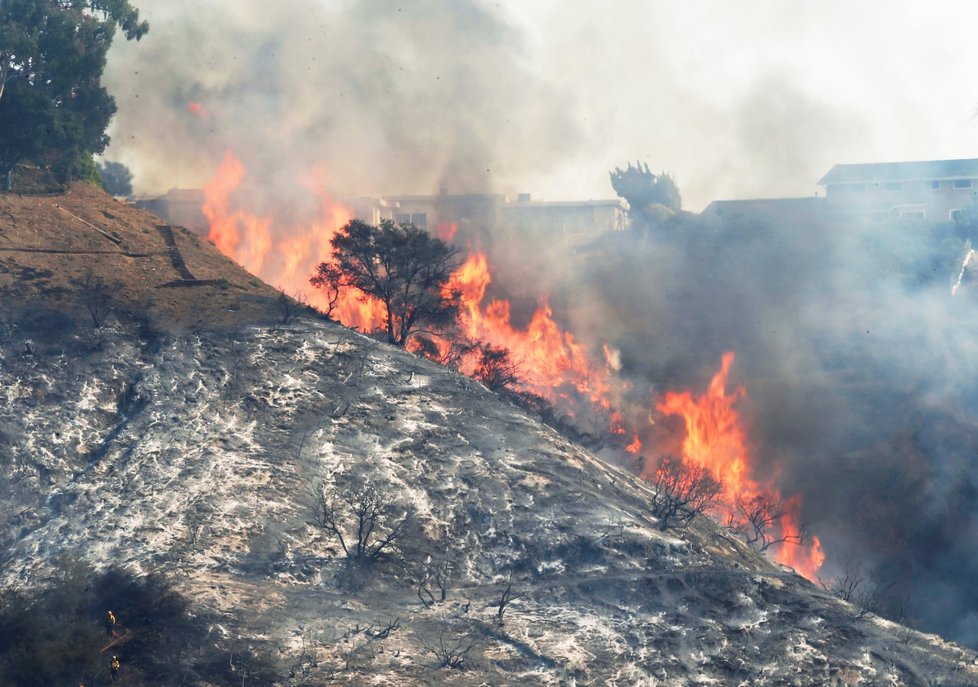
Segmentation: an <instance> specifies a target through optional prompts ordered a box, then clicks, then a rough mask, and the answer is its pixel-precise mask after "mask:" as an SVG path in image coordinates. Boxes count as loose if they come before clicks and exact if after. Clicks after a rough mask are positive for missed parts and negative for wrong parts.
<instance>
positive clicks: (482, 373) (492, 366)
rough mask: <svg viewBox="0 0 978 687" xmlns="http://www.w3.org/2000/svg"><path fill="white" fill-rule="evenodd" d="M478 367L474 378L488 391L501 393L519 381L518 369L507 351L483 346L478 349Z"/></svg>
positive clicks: (486, 345) (488, 345) (487, 345)
mask: <svg viewBox="0 0 978 687" xmlns="http://www.w3.org/2000/svg"><path fill="white" fill-rule="evenodd" d="M479 348H480V350H479V366H478V367H477V368H476V370H475V378H476V379H478V380H479V381H480V382H482V384H483V386H485V387H486V388H487V389H489V391H495V392H499V391H503V390H506V389H509V388H511V387H512V386H514V385H516V384H518V383H519V381H520V377H519V368H518V366H517V365H516V363H515V362H513V359H512V358H511V357H510V355H509V350H508V349H506V348H500V347H496V346H492V345H490V344H484V345H482V346H480V347H479Z"/></svg>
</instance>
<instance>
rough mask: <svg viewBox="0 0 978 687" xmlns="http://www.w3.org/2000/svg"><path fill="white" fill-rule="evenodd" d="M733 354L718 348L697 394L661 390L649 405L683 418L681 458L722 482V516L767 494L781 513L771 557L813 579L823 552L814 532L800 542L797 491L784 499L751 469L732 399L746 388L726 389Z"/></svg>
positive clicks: (730, 516) (730, 518) (740, 396)
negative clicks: (715, 364) (714, 367)
mask: <svg viewBox="0 0 978 687" xmlns="http://www.w3.org/2000/svg"><path fill="white" fill-rule="evenodd" d="M734 360H735V355H734V353H733V352H732V351H728V352H727V353H724V354H723V357H722V359H721V363H720V369H719V370H718V371H717V372H716V374H714V375H713V378H712V379H711V380H710V383H709V385H708V386H707V388H706V393H704V394H703V395H702V396H698V397H697V396H694V395H693V393H692V392H690V391H683V392H672V391H670V392H666V393H665V394H664V395H663V396H662V398H660V399H659V400H658V401H657V402H656V405H655V408H656V410H658V411H659V412H660V413H662V414H664V415H676V416H679V417H681V418H682V419H683V422H684V424H685V429H686V437H685V438H684V439H683V442H682V457H683V460H684V461H688V462H690V463H692V464H695V465H698V466H702V467H704V468H706V469H707V470H709V471H710V472H711V473H712V474H713V476H714V477H715V478H716V479H717V480H718V481H719V482H720V484H721V485H722V487H723V492H722V496H721V505H720V510H721V511H722V515H723V516H724V519H725V520H727V521H735V520H736V519H737V517H738V512H737V508H738V504H743V503H746V502H749V501H750V500H751V499H755V498H757V497H765V498H767V499H768V500H770V502H771V503H772V504H775V505H776V506H777V510H778V512H780V513H781V516H780V517H779V518H778V519H777V522H775V523H772V527H775V528H778V529H779V530H780V531H779V532H777V533H775V538H776V539H783V540H784V541H783V543H781V544H780V545H779V546H778V548H777V550H776V551H775V555H774V559H775V560H776V561H777V562H778V563H781V564H783V565H788V566H790V567H792V568H794V569H795V570H796V571H797V572H798V573H800V574H802V575H804V576H805V577H807V578H808V579H810V580H815V579H816V573H817V572H818V569H819V568H820V567H821V566H822V563H823V562H824V561H825V555H824V554H823V552H822V543H821V541H820V540H819V538H818V536H817V535H816V536H813V537H812V538H811V543H810V544H807V545H806V544H805V543H803V537H802V534H803V533H802V530H801V526H800V517H799V516H800V512H801V505H802V501H801V497H800V496H797V495H796V496H793V497H791V498H788V499H784V498H783V497H782V496H781V493H780V491H779V490H778V489H777V487H776V486H775V485H774V484H772V483H766V484H762V483H759V482H758V481H757V479H756V478H755V476H754V474H753V472H754V469H753V467H752V463H751V458H750V453H749V451H748V442H747V432H746V430H745V429H744V422H743V418H742V417H741V415H740V413H739V412H738V410H737V408H735V404H736V403H737V402H738V401H740V400H742V399H746V398H747V390H746V389H744V387H742V386H736V387H734V389H733V391H732V392H730V393H728V392H727V386H728V379H729V376H730V369H731V367H732V366H733V364H734ZM646 470H647V471H649V472H648V474H646V475H645V476H646V477H649V476H650V475H651V474H653V471H654V467H653V466H651V465H650V466H647V468H646Z"/></svg>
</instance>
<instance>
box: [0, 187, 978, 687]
mask: <svg viewBox="0 0 978 687" xmlns="http://www.w3.org/2000/svg"><path fill="white" fill-rule="evenodd" d="M0 202H2V203H7V204H6V205H4V206H3V207H4V208H5V209H4V210H3V214H4V215H5V216H6V217H7V219H5V220H4V221H5V222H7V224H5V225H4V227H5V230H6V231H8V235H9V233H10V231H9V227H10V226H11V224H10V223H11V222H13V223H14V224H15V225H16V226H17V227H19V229H18V230H19V231H23V226H24V224H23V223H24V222H25V221H27V220H25V217H28V216H30V213H31V210H30V209H29V208H27V209H23V208H18V207H14V208H13V209H11V207H12V206H11V204H10V201H9V200H8V199H2V198H0ZM17 202H21V203H27V202H33V199H31V200H29V199H19V200H17ZM37 202H38V203H39V205H38V206H37V208H36V214H37V216H38V217H44V218H48V219H50V220H51V221H53V219H54V218H55V217H57V216H58V214H63V213H60V211H59V210H58V209H57V208H56V207H54V204H53V201H52V200H51V199H45V200H44V202H43V203H42V201H41V200H38V201H37ZM44 203H47V204H44ZM16 212H21V213H25V214H21V215H16V214H15V215H14V219H13V220H11V219H10V215H11V214H12V213H16ZM74 214H78V213H77V212H76V213H74ZM113 214H115V213H113ZM119 216H123V215H122V213H119ZM45 221H47V219H46V220H45ZM127 221H128V220H127ZM88 231H91V229H90V228H89V227H86V226H84V225H83V226H82V227H76V228H72V229H69V228H67V227H62V232H63V233H52V234H51V235H49V236H46V237H45V241H46V242H47V243H46V245H48V246H49V247H50V246H75V245H78V244H77V243H75V242H80V241H82V239H81V238H79V237H78V233H79V232H81V233H82V234H85V238H84V240H88V239H89V238H90V237H88V236H87V232H88ZM120 233H122V232H121V231H120ZM137 233H139V234H143V232H142V231H137ZM146 235H147V236H151V233H150V232H146ZM124 236H125V238H126V240H130V238H129V235H128V234H125V235H124ZM184 238H186V237H184ZM155 240H156V239H152V241H155ZM62 241H63V243H61V242H62ZM131 241H132V242H131V243H130V244H129V245H130V246H131V247H132V248H133V249H140V250H142V249H141V248H140V247H139V246H138V245H137V244H136V239H135V237H134V238H132V239H131ZM147 241H150V239H148V238H147ZM200 250H201V252H200V259H201V260H203V259H204V258H205V257H207V256H208V255H210V252H209V251H211V250H212V249H209V248H208V247H207V246H201V248H200ZM146 252H149V251H148V249H147V250H146ZM75 255H76V257H74V258H71V260H74V261H75V262H74V263H72V262H70V261H69V262H66V263H64V264H62V266H61V268H62V270H64V271H65V272H66V273H76V272H77V273H80V271H83V268H82V267H81V265H78V264H77V263H78V261H80V260H82V258H79V257H77V255H78V254H75ZM85 255H86V256H88V255H90V254H87V253H86V254H85ZM18 259H22V258H18ZM89 259H90V258H89V257H86V258H84V260H86V261H87V260H89ZM113 259H115V260H119V259H120V258H119V257H118V256H113ZM121 259H122V260H127V259H129V258H125V257H123V258H121ZM160 259H161V260H162V257H160ZM65 260H66V261H67V260H68V258H65ZM5 264H7V265H10V263H9V262H7V263H5ZM18 264H26V263H18ZM187 264H188V265H189V266H190V269H191V270H195V269H203V267H202V266H201V267H198V265H197V264H195V263H193V257H192V254H191V256H189V257H188V259H187ZM214 264H218V263H214ZM147 265H149V264H148V263H147ZM154 267H155V268H156V270H157V271H159V272H160V278H163V275H162V271H163V270H164V269H165V262H161V263H160V264H155V263H154V264H152V265H149V266H148V267H147V269H149V270H150V271H149V272H148V273H146V274H147V276H145V278H146V279H149V278H150V276H148V275H153V274H154V271H153V268H154ZM48 269H49V268H48ZM222 269H223V268H222ZM8 274H9V273H8ZM212 275H213V278H215V279H222V278H223V279H226V280H227V281H228V282H229V283H238V282H236V281H234V280H236V279H238V278H239V276H240V275H239V273H238V272H236V271H235V268H232V267H227V271H226V272H225V271H216V272H214V273H212ZM167 276H169V275H167ZM59 278H61V277H60V276H56V275H51V276H49V277H46V278H45V279H47V280H50V281H49V282H48V283H50V284H53V283H54V280H56V279H59ZM141 278H142V277H141ZM123 279H130V278H129V277H123ZM241 279H243V280H244V281H243V282H241V283H242V285H243V286H244V285H245V284H247V280H248V277H241ZM29 281H30V280H28V282H29ZM137 281H138V279H130V282H131V283H136V282H137ZM62 283H68V282H62ZM31 288H32V289H34V288H36V287H35V286H33V285H31ZM65 288H66V289H67V286H66V287H65ZM133 288H135V287H133ZM208 288H212V287H209V286H201V287H189V288H177V289H174V290H172V291H170V290H166V291H164V290H163V289H158V290H157V291H156V296H155V299H156V300H155V301H154V305H153V308H154V311H155V312H157V313H171V314H172V317H173V318H174V319H173V321H172V322H173V323H176V322H177V319H176V318H177V316H178V314H179V312H180V309H181V308H184V307H188V306H187V305H185V304H178V303H171V302H169V301H168V300H167V298H168V297H169V294H171V293H179V294H180V295H179V298H187V299H188V300H187V304H189V307H190V308H191V309H193V308H195V307H196V305H195V304H194V300H193V298H192V297H191V296H184V295H183V294H203V293H207V294H209V295H210V296H214V295H215V294H213V293H211V292H205V291H203V289H208ZM254 288H255V289H256V291H255V292H254V293H255V294H256V295H260V296H264V294H265V293H267V292H268V291H269V290H268V289H267V287H263V286H257V287H254ZM240 291H241V293H242V294H244V295H248V294H249V293H251V292H246V290H245V289H244V288H242V289H240ZM32 293H34V294H35V296H34V298H37V294H38V293H44V294H48V292H47V291H37V290H35V291H32ZM53 293H55V294H61V296H59V297H63V300H62V301H58V300H52V301H51V304H57V303H58V302H65V303H68V302H71V298H72V292H71V291H70V290H69V291H66V292H60V291H57V292H53ZM161 293H165V294H167V296H165V297H164V296H160V295H159V294H161ZM231 293H232V294H234V291H233V290H232V291H231ZM218 295H219V294H218ZM269 295H270V294H269ZM52 298H54V296H52ZM198 298H200V296H198ZM254 302H257V301H254ZM19 304H20V305H21V306H23V307H26V306H27V305H28V303H27V302H26V301H19ZM228 305H230V306H233V305H234V304H233V303H229V304H228ZM52 307H53V306H52ZM201 307H202V308H203V307H207V306H204V305H203V304H202V305H201ZM220 307H227V306H225V305H224V304H223V302H222V305H221V306H220ZM32 337H33V338H32ZM28 340H32V341H33V345H32V346H28V345H27V344H26V341H28ZM0 449H2V451H3V455H4V456H5V460H4V461H2V464H0V469H2V471H3V477H4V479H3V480H2V482H0V484H2V485H3V487H2V488H3V493H2V496H3V499H4V500H3V503H4V504H5V505H4V508H3V509H2V511H0V532H2V536H3V537H4V540H3V542H2V545H3V550H4V551H5V552H6V553H7V555H6V556H5V560H4V567H3V574H4V577H5V580H6V582H7V584H9V585H13V586H19V587H31V586H34V585H38V584H41V583H43V582H45V581H46V580H48V579H49V578H50V576H51V574H52V571H53V570H54V568H55V566H56V562H57V560H58V558H59V557H60V556H61V555H62V554H63V553H64V552H66V551H68V552H73V553H75V554H77V555H79V556H81V557H82V558H84V559H86V560H89V561H91V562H92V563H93V564H94V565H96V566H106V565H109V564H122V565H125V566H127V567H128V568H130V569H132V570H134V571H137V572H150V571H155V572H162V573H164V574H166V575H167V576H168V577H169V578H170V579H171V580H173V582H174V584H176V585H177V587H178V588H179V589H180V591H182V592H183V593H184V594H185V595H187V596H188V597H189V598H190V599H191V600H192V602H193V606H194V607H195V608H196V609H198V611H199V612H201V613H203V612H207V613H213V614H215V615H216V616H217V617H218V618H219V620H218V621H217V622H215V626H214V631H215V633H216V634H219V635H220V636H222V637H225V638H228V639H230V640H232V641H233V642H235V643H236V644H237V645H238V646H246V647H249V649H250V650H253V651H255V652H257V653H260V654H262V655H263V656H268V657H269V658H270V660H271V661H272V662H273V663H274V664H275V665H276V666H277V667H278V670H279V672H280V676H281V677H280V679H279V680H278V682H277V684H282V685H286V684H292V685H321V684H334V683H335V684H388V685H407V684H419V685H420V684H449V683H450V684H455V685H484V684H489V685H509V684H513V685H516V684H519V685H572V684H594V685H633V684H646V685H813V684H826V685H961V686H964V685H974V684H976V683H978V664H976V663H975V656H974V654H973V653H972V652H969V651H967V650H964V649H961V648H960V647H957V646H954V645H952V644H949V643H946V642H944V641H942V640H941V639H940V638H938V637H935V636H929V635H923V634H919V633H916V632H914V631H912V630H908V629H905V628H901V627H899V626H897V625H894V624H892V623H888V622H884V621H881V620H879V619H876V618H874V617H873V616H866V615H863V614H860V613H859V612H858V610H857V609H855V608H854V607H852V606H850V605H849V604H845V603H843V602H841V601H838V600H836V599H834V598H833V597H831V596H830V595H828V594H826V593H824V592H822V591H821V590H819V589H818V588H816V587H814V586H812V585H811V584H809V583H808V582H807V581H805V580H803V579H802V578H800V577H798V576H797V575H795V574H794V573H793V572H791V571H789V570H783V569H779V568H777V567H775V566H773V565H771V564H770V563H769V562H768V561H767V560H765V559H764V558H762V557H760V556H759V555H757V554H755V553H754V552H753V551H752V550H751V549H749V548H748V547H746V546H745V545H743V544H742V543H741V542H739V541H737V540H736V539H735V538H733V537H732V536H731V535H730V534H729V533H726V532H725V531H723V530H722V529H720V528H718V527H716V526H715V525H713V524H712V523H710V522H709V521H707V520H705V519H699V520H698V521H696V522H695V523H694V526H692V527H690V528H689V529H686V530H679V531H677V530H670V531H669V532H666V533H662V532H660V531H659V530H658V527H657V525H658V523H657V522H656V521H655V519H654V518H652V517H651V516H650V515H649V513H648V508H647V503H648V497H649V491H648V488H647V487H646V486H645V485H644V484H642V483H640V482H639V481H637V480H636V479H634V478H633V477H632V476H630V475H628V474H626V473H624V472H621V471H619V470H617V469H615V468H612V467H610V466H608V465H606V464H604V463H602V462H601V461H600V460H598V459H596V458H594V457H593V456H591V455H590V454H588V453H587V452H586V451H585V450H584V449H582V448H580V447H578V446H576V445H574V444H572V443H571V442H569V441H567V440H566V439H564V438H563V437H561V436H559V435H558V434H556V433H555V432H554V431H552V430H551V429H549V428H547V427H546V426H544V425H542V424H540V423H539V422H537V421H536V420H534V419H533V418H531V417H529V416H527V415H526V414H525V413H523V412H522V411H520V410H518V409H516V408H514V407H512V406H510V405H508V404H506V403H504V402H502V401H501V400H500V399H498V398H497V397H495V396H494V395H493V394H491V393H489V392H488V391H486V390H485V389H484V388H483V387H482V386H480V385H479V384H477V383H476V382H474V381H472V380H469V379H467V378H464V377H459V376H457V375H455V374H453V373H451V372H450V371H448V370H446V369H443V368H439V367H437V366H434V365H432V364H429V363H427V362H425V361H422V360H419V359H418V358H416V357H414V356H412V355H410V354H408V353H406V352H404V351H402V350H399V349H394V348H391V347H389V346H386V345H383V344H379V343H377V342H375V341H373V340H371V339H368V338H366V337H363V336H360V335H358V334H355V333H353V332H350V331H349V330H347V329H345V328H343V327H340V326H337V325H334V324H330V323H325V322H318V321H313V320H301V321H299V322H297V323H294V324H291V325H288V326H256V325H247V326H245V325H244V324H241V323H239V324H237V325H235V324H234V323H233V322H232V323H229V324H228V325H227V326H225V327H224V328H223V329H214V328H211V329H210V330H208V331H207V332H206V333H204V332H200V331H196V332H191V333H179V332H173V331H170V332H166V333H164V332H160V331H159V330H153V331H147V329H146V328H145V327H141V326H138V324H137V323H135V322H133V321H129V320H128V319H126V318H119V319H117V320H113V321H111V322H110V323H109V324H108V325H107V326H105V327H103V329H102V330H101V331H100V332H99V337H98V341H97V342H95V343H92V341H91V337H88V336H85V335H84V326H83V325H78V326H77V327H76V328H75V329H66V330H64V331H60V332H51V331H49V330H45V337H44V339H43V340H42V339H39V338H38V337H37V336H36V332H34V331H32V330H31V327H30V326H26V325H25V326H22V327H21V326H17V327H11V328H8V329H6V330H5V331H4V336H3V338H2V340H0ZM364 485H368V486H371V487H374V488H376V489H377V490H378V492H380V493H381V494H385V495H387V496H389V497H390V498H391V499H392V500H393V501H395V502H396V506H397V508H398V509H399V512H405V513H410V514H411V517H410V518H409V519H408V520H407V524H406V526H405V534H404V536H403V537H402V538H401V539H400V540H399V543H400V546H399V555H398V556H396V557H392V558H391V559H389V560H383V561H380V562H379V563H377V564H375V565H372V566H360V567H357V566H350V565H348V564H347V562H346V558H345V557H344V555H343V552H342V550H341V548H340V545H339V544H338V542H337V540H336V538H335V537H331V536H329V534H328V532H327V531H326V530H325V529H324V528H323V527H322V526H320V524H318V523H317V522H316V512H315V504H316V502H317V500H316V497H315V496H314V494H315V493H317V490H320V489H322V488H324V487H325V488H326V489H327V490H333V491H335V493H336V494H338V495H339V496H340V497H342V496H344V495H349V494H351V493H353V492H354V491H355V490H356V489H357V488H358V487H361V486H364ZM318 493H321V492H318ZM338 512H339V515H340V516H341V517H343V516H346V515H348V514H349V508H347V507H341V508H340V509H339V511H338ZM344 531H345V533H346V534H347V537H348V538H349V537H350V536H351V535H352V534H353V530H352V528H350V527H346V528H345V530H344ZM436 579H437V580H440V582H441V585H440V586H441V587H443V588H444V597H445V598H444V600H442V599H441V589H440V588H439V584H438V582H437V581H435V580H436ZM507 589H509V590H510V591H511V592H515V593H516V597H515V598H514V599H513V600H512V602H511V603H510V604H508V605H506V606H505V609H504V613H503V616H502V622H499V615H498V604H499V602H500V599H501V598H502V597H503V595H504V593H505V592H506V590H507ZM419 590H420V591H419ZM425 590H427V592H426V591H425ZM429 593H430V594H429ZM422 599H424V600H425V601H427V603H426V604H425V603H422ZM116 610H117V612H118V613H119V614H120V615H121V616H123V617H124V615H125V609H116ZM385 628H388V631H387V632H384V629H385ZM467 648H468V649H469V650H468V653H467V654H466V655H465V658H464V660H463V667H464V668H465V670H452V669H449V668H444V667H441V666H440V665H439V663H440V656H439V654H441V655H442V656H441V657H442V658H443V657H444V654H445V653H446V650H447V652H448V653H452V650H455V653H461V652H462V651H464V650H465V649H467ZM231 659H232V660H233V656H232V657H231Z"/></svg>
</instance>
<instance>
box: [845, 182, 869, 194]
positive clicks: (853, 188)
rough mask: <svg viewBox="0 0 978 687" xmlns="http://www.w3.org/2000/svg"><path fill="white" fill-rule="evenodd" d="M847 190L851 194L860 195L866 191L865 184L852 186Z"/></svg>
mask: <svg viewBox="0 0 978 687" xmlns="http://www.w3.org/2000/svg"><path fill="white" fill-rule="evenodd" d="M849 190H850V191H852V192H853V193H862V192H863V191H865V190H866V184H853V185H852V186H850V187H849Z"/></svg>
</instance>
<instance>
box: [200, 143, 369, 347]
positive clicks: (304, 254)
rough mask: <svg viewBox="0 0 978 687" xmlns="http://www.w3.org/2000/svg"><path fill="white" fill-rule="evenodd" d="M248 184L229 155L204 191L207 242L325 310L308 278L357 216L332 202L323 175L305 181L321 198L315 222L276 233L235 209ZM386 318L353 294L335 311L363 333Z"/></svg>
mask: <svg viewBox="0 0 978 687" xmlns="http://www.w3.org/2000/svg"><path fill="white" fill-rule="evenodd" d="M244 178H245V167H244V165H243V164H242V163H241V161H240V160H239V159H238V158H237V157H236V156H235V155H234V153H231V152H228V153H227V155H226V156H225V157H224V161H223V162H222V163H221V165H220V167H218V169H217V172H216V174H215V175H214V179H213V180H212V181H211V182H210V183H209V184H207V185H206V186H205V187H204V207H203V213H204V217H206V218H207V221H208V223H209V224H210V231H209V233H208V234H207V238H208V239H209V240H210V241H212V242H213V243H214V245H215V246H216V247H217V248H218V250H220V251H221V252H222V253H224V254H225V255H227V256H228V257H230V258H232V259H233V260H235V261H236V262H237V263H239V264H240V265H241V266H242V267H244V268H245V269H246V270H248V271H249V272H251V273H252V274H255V275H258V276H259V277H261V279H262V280H263V281H265V282H267V283H269V284H272V285H274V286H276V287H277V288H279V289H281V290H282V291H284V292H285V293H288V294H290V295H292V296H301V297H303V298H305V299H306V300H307V301H308V303H309V304H310V305H312V306H314V307H316V308H320V309H324V308H326V306H327V298H326V296H325V295H324V294H322V293H320V292H318V291H316V290H314V289H311V288H310V287H309V277H310V276H311V275H312V274H313V272H314V271H315V269H316V266H317V265H318V264H319V263H320V262H323V261H326V260H329V259H330V258H331V257H332V254H333V248H332V246H331V245H330V239H332V238H333V235H334V234H335V233H336V232H337V231H338V230H339V229H340V228H341V227H343V225H345V224H346V223H347V222H349V221H350V220H351V219H353V213H352V211H351V210H350V209H349V208H347V207H345V206H344V205H342V204H341V203H339V202H337V201H336V200H335V199H333V198H332V197H331V196H330V194H329V193H328V192H327V191H326V190H325V183H324V174H323V173H322V172H321V171H318V172H315V173H313V174H311V175H309V176H308V177H307V178H305V179H302V180H301V182H302V183H303V185H304V186H306V187H307V188H308V189H309V190H310V192H311V193H314V194H315V195H316V197H317V198H318V201H319V202H318V206H317V213H316V217H315V218H314V219H313V220H311V221H309V222H308V223H307V224H305V225H298V226H291V227H287V228H284V229H283V228H281V227H275V226H274V219H273V218H272V217H260V216H257V215H254V214H251V213H248V212H246V211H244V210H240V209H235V210H232V209H231V208H230V202H231V196H232V194H233V193H234V192H235V191H236V190H237V189H238V188H239V187H240V186H241V183H242V181H243V180H244ZM385 315H386V311H385V309H384V306H383V304H382V303H380V302H379V301H377V300H373V299H370V298H365V297H362V296H358V295H357V294H356V293H354V292H353V291H344V292H342V293H341V294H340V299H339V301H338V302H337V303H336V307H335V309H334V311H333V316H334V317H336V318H337V319H338V320H340V321H341V322H343V323H344V324H347V325H349V326H351V327H357V328H359V329H363V330H364V331H373V330H375V329H377V328H378V327H379V326H381V324H382V323H383V322H384V320H385Z"/></svg>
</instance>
